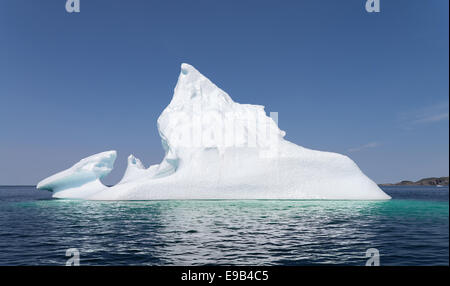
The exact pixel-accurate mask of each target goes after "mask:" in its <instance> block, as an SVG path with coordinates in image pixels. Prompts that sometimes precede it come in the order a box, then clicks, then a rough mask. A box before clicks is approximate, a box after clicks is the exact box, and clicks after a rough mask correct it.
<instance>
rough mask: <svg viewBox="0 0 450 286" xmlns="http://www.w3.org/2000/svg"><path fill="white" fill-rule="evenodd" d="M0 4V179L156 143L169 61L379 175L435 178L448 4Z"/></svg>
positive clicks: (442, 170) (30, 177)
mask: <svg viewBox="0 0 450 286" xmlns="http://www.w3.org/2000/svg"><path fill="white" fill-rule="evenodd" d="M364 4H365V0H345V1H344V0H343V1H336V0H322V1H318V0H304V1H300V0H293V1H275V0H272V1H263V0H257V1H250V0H245V1H244V0H239V1H232V0H221V1H217V0H191V1H181V0H177V1H175V0H159V1H150V0H133V1H123V0H108V1H106V0H103V1H100V0H81V13H79V14H68V13H66V11H65V0H42V1H32V0H2V1H0V184H35V183H37V182H38V181H39V180H40V179H42V178H45V177H47V176H48V175H51V174H53V173H54V172H57V171H61V170H63V169H65V168H67V167H69V166H71V165H72V164H73V163H75V162H77V161H78V160H80V159H81V158H83V157H86V156H88V155H91V154H94V153H97V152H101V151H106V150H110V149H115V150H118V152H119V156H118V159H117V161H116V168H115V170H114V171H113V172H112V174H111V175H110V178H108V179H106V180H105V181H106V182H107V183H114V182H116V181H117V180H118V179H119V178H120V177H121V176H122V174H123V172H124V169H125V166H126V157H127V156H128V155H129V154H130V153H133V154H135V155H136V156H137V157H138V158H140V159H141V160H142V161H143V162H144V163H145V165H146V166H148V165H149V164H155V163H159V161H160V160H161V159H162V156H163V150H162V147H161V144H160V139H159V136H158V133H157V129H156V119H157V118H158V116H159V114H160V113H161V111H162V110H163V109H164V107H165V106H166V105H167V104H168V103H169V101H170V99H171V97H172V92H173V88H174V86H175V83H176V80H177V77H178V73H179V67H180V64H181V63H182V62H187V63H190V64H192V65H194V66H195V67H196V68H197V69H199V70H200V71H201V72H202V73H203V74H205V75H206V76H207V77H209V78H210V79H211V80H212V81H213V82H215V83H216V84H217V85H218V86H219V87H221V88H222V89H224V90H225V91H227V92H228V93H229V94H230V95H231V97H232V98H233V99H234V100H235V101H237V102H240V103H253V104H262V105H265V106H266V111H267V112H271V111H277V112H279V124H280V127H281V128H282V129H283V130H285V131H286V132H287V136H286V138H287V139H288V140H290V141H292V142H295V143H297V144H299V145H301V146H305V147H309V148H313V149H318V150H327V151H335V152H339V153H344V154H347V155H349V156H350V157H351V158H352V159H353V160H355V161H356V163H357V164H358V165H359V166H360V168H361V169H362V170H363V171H364V172H365V173H366V174H367V175H368V176H369V177H371V178H372V179H374V180H375V181H376V182H378V183H381V182H392V181H398V180H402V179H411V180H415V179H418V178H421V177H426V176H444V175H445V176H447V175H448V172H449V171H448V170H449V169H448V168H449V167H448V164H449V131H448V128H449V119H448V112H449V101H448V93H449V83H448V76H449V65H448V63H449V58H448V52H449V46H448V44H449V38H448V33H449V31H448V22H449V19H448V11H449V7H448V5H449V2H448V1H447V0H427V1H423V0H414V1H413V0H381V13H378V14H373V13H372V14H369V13H367V12H366V11H365V9H364Z"/></svg>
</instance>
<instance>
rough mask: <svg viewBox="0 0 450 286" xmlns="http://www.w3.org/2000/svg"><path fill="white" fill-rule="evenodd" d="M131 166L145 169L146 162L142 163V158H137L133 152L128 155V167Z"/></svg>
mask: <svg viewBox="0 0 450 286" xmlns="http://www.w3.org/2000/svg"><path fill="white" fill-rule="evenodd" d="M131 166H135V167H137V168H138V169H145V167H144V164H142V162H141V160H139V159H138V158H136V157H135V156H134V155H133V154H131V155H130V156H128V168H129V167H131Z"/></svg>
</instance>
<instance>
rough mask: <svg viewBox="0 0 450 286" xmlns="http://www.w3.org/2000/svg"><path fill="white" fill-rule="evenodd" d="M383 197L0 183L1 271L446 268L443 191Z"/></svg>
mask: <svg viewBox="0 0 450 286" xmlns="http://www.w3.org/2000/svg"><path fill="white" fill-rule="evenodd" d="M383 189H384V190H385V192H387V193H388V194H389V195H391V196H392V197H393V199H392V200H390V201H305V200H297V201H286V200H275V201H272V200H251V201H233V200H230V201H214V200H210V201H139V202H125V201H114V202H96V201H81V200H80V201H77V200H57V199H52V198H51V193H50V192H46V191H38V190H36V189H35V187H34V186H0V265H65V264H66V261H67V259H68V258H69V257H66V250H67V249H70V248H75V249H77V251H78V252H79V261H80V265H328V264H333V265H365V264H366V261H367V259H368V258H366V251H367V249H370V248H375V249H376V250H377V251H378V253H379V260H380V265H448V264H449V223H448V222H449V201H448V199H449V190H448V187H440V188H439V187H383Z"/></svg>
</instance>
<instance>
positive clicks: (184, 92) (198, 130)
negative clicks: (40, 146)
mask: <svg viewBox="0 0 450 286" xmlns="http://www.w3.org/2000/svg"><path fill="white" fill-rule="evenodd" d="M275 119H276V118H275ZM158 131H159V134H160V136H161V141H162V145H163V148H164V150H165V157H164V159H163V160H162V162H161V163H160V164H158V165H153V166H150V167H149V168H147V169H146V168H145V167H144V166H143V164H142V163H141V161H140V160H139V159H137V158H135V157H134V156H133V155H130V156H129V157H128V167H127V170H126V172H125V174H124V177H123V178H122V180H121V181H120V182H119V183H118V184H117V185H115V186H112V187H107V186H104V185H103V184H102V183H101V182H100V180H99V179H100V178H102V177H103V176H105V175H107V174H108V173H109V172H110V171H111V170H112V166H113V164H114V160H115V158H116V152H115V151H109V152H103V153H100V154H96V155H93V156H90V157H88V158H85V159H83V160H81V161H80V162H78V163H77V164H75V165H74V166H72V167H71V168H69V169H67V170H65V171H62V172H60V173H57V174H55V175H53V176H51V177H49V178H47V179H44V180H43V181H41V182H40V183H39V184H38V186H37V188H38V189H46V190H51V191H53V192H54V194H53V197H56V198H76V199H89V200H166V199H354V200H384V199H390V197H389V196H388V195H387V194H385V193H384V192H383V191H382V190H381V189H380V188H379V187H378V186H377V185H376V184H375V183H374V182H373V181H372V180H370V179H369V178H368V177H367V176H366V175H364V174H363V173H362V172H361V170H360V169H359V168H358V166H357V165H356V164H355V163H354V162H353V161H352V160H351V159H350V158H348V157H347V156H344V155H340V154H337V153H330V152H321V151H315V150H310V149H306V148H303V147H301V146H298V145H295V144H293V143H291V142H289V141H286V140H284V139H283V137H284V136H285V132H284V131H282V130H280V129H279V128H278V126H277V124H276V122H275V120H274V119H272V118H271V117H268V116H267V115H266V113H265V111H264V107H263V106H260V105H250V104H239V103H236V102H234V101H233V100H232V99H231V97H230V96H229V95H228V94H227V93H226V92H224V91H223V90H221V89H220V88H218V87H217V86H216V85H215V84H214V83H212V82H211V81H210V80H209V79H207V78H206V77H205V76H203V75H202V74H201V73H199V72H198V71H197V70H196V69H195V68H194V67H192V66H190V65H188V64H182V65H181V73H180V75H179V78H178V83H177V85H176V87H175V91H174V95H173V98H172V100H171V102H170V104H169V105H168V106H167V107H166V109H164V111H163V112H162V114H161V115H160V117H159V118H158Z"/></svg>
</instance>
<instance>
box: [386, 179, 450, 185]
mask: <svg viewBox="0 0 450 286" xmlns="http://www.w3.org/2000/svg"><path fill="white" fill-rule="evenodd" d="M380 186H448V177H432V178H424V179H420V180H418V181H416V182H413V181H401V182H399V183H393V184H380Z"/></svg>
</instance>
